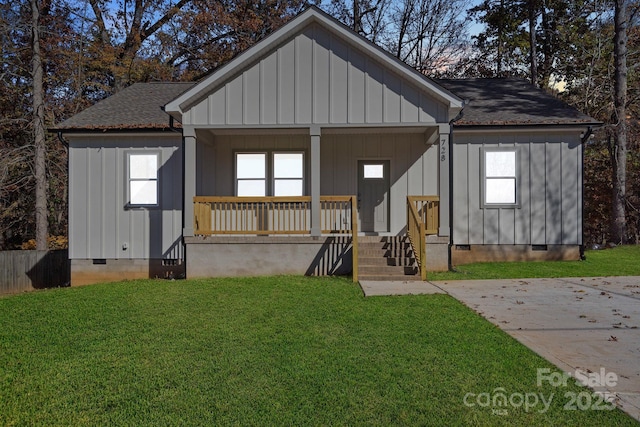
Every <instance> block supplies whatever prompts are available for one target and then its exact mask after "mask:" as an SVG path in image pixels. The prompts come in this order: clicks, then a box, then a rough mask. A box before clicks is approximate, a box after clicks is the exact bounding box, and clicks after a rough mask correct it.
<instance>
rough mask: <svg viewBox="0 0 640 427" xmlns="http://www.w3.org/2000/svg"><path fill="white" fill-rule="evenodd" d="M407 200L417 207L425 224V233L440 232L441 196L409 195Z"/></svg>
mask: <svg viewBox="0 0 640 427" xmlns="http://www.w3.org/2000/svg"><path fill="white" fill-rule="evenodd" d="M407 201H408V202H409V203H411V204H412V205H413V206H415V207H416V210H417V213H418V216H419V218H420V219H421V221H422V222H423V223H424V224H425V233H426V234H427V235H430V234H438V228H439V227H440V216H439V215H440V197H439V196H408V197H407Z"/></svg>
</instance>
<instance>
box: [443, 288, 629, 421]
mask: <svg viewBox="0 0 640 427" xmlns="http://www.w3.org/2000/svg"><path fill="white" fill-rule="evenodd" d="M433 285H435V286H436V287H437V288H440V289H442V290H444V291H445V292H447V293H448V294H450V295H452V296H453V297H454V298H456V299H458V300H460V301H462V302H463V303H464V304H466V305H467V306H469V307H470V308H472V309H473V310H475V311H477V312H478V313H480V314H481V315H482V316H484V317H485V318H487V319H488V320H489V321H491V322H493V323H494V324H496V325H497V326H499V327H500V328H501V329H503V330H504V331H506V332H507V333H508V334H510V335H511V336H513V337H514V338H516V339H517V340H518V341H520V342H521V343H523V344H524V345H526V346H527V347H529V348H531V349H532V350H533V351H535V352H536V353H538V354H539V355H541V356H542V357H544V358H545V359H547V360H549V361H550V362H552V363H553V364H555V365H556V366H558V367H559V368H560V369H562V370H563V371H565V372H567V373H569V374H571V375H572V376H573V377H575V376H576V374H578V375H580V376H582V378H583V379H586V380H587V381H588V382H590V383H591V385H592V386H594V387H593V388H594V389H596V390H597V391H601V392H604V393H607V392H608V393H611V394H612V395H613V396H615V399H616V401H617V405H618V406H620V407H621V408H622V409H623V410H624V411H626V412H627V413H629V414H630V415H631V416H632V417H634V418H635V419H637V420H640V277H598V278H591V277H590V278H568V279H521V280H469V281H449V282H446V281H443V282H433Z"/></svg>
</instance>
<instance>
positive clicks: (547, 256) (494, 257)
mask: <svg viewBox="0 0 640 427" xmlns="http://www.w3.org/2000/svg"><path fill="white" fill-rule="evenodd" d="M578 259H580V246H578V245H540V246H535V245H534V246H531V245H453V247H452V248H451V262H452V264H453V265H462V264H471V263H473V262H495V261H498V262H499V261H572V260H573V261H575V260H578Z"/></svg>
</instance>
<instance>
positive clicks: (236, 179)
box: [233, 151, 269, 197]
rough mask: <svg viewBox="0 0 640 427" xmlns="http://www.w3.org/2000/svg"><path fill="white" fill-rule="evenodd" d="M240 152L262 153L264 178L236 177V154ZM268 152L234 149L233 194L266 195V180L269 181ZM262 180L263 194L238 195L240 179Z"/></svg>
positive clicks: (240, 153)
mask: <svg viewBox="0 0 640 427" xmlns="http://www.w3.org/2000/svg"><path fill="white" fill-rule="evenodd" d="M242 154H261V155H264V161H265V165H264V178H239V177H238V155H242ZM268 154H269V153H267V152H266V151H236V152H234V153H233V180H234V187H235V189H234V194H235V196H236V197H266V196H267V193H268V189H267V182H268V181H269V169H268V161H269V155H268ZM257 180H263V181H264V196H240V195H238V189H239V187H240V186H239V183H240V181H257Z"/></svg>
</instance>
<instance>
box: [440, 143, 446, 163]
mask: <svg viewBox="0 0 640 427" xmlns="http://www.w3.org/2000/svg"><path fill="white" fill-rule="evenodd" d="M446 142H447V140H446V139H444V138H443V139H441V140H440V161H441V162H444V161H446V160H447V144H446Z"/></svg>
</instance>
